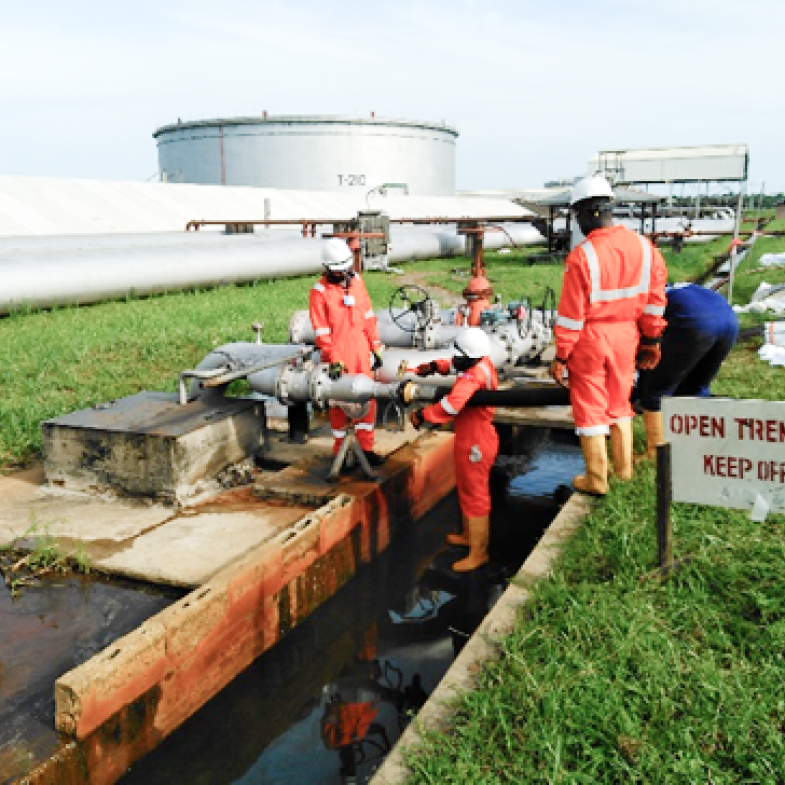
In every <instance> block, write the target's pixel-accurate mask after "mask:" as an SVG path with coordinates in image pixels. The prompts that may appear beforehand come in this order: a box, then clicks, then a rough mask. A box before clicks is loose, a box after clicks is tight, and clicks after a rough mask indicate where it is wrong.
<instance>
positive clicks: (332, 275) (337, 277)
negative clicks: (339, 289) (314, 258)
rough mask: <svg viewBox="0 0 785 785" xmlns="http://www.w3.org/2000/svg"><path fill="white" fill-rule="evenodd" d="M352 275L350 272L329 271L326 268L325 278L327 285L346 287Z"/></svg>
mask: <svg viewBox="0 0 785 785" xmlns="http://www.w3.org/2000/svg"><path fill="white" fill-rule="evenodd" d="M352 275H353V273H352V271H351V270H346V271H344V270H330V269H329V268H328V269H327V272H326V274H325V277H326V278H327V281H328V283H334V284H339V285H343V286H348V284H349V282H350V281H351V278H352Z"/></svg>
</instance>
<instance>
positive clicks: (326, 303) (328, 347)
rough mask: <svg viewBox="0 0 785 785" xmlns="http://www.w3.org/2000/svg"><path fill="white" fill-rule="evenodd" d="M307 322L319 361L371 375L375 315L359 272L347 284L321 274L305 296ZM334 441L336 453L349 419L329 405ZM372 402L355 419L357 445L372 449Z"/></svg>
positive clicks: (376, 337)
mask: <svg viewBox="0 0 785 785" xmlns="http://www.w3.org/2000/svg"><path fill="white" fill-rule="evenodd" d="M308 310H309V313H310V316H311V323H312V324H313V328H314V331H315V332H316V347H317V349H319V351H320V352H321V355H322V362H325V363H334V362H342V363H343V364H344V365H345V366H346V373H361V374H363V376H372V375H373V374H372V372H371V352H373V351H374V350H376V349H379V348H380V347H381V341H380V340H379V332H378V330H377V328H376V316H375V315H374V312H373V305H372V304H371V298H370V296H369V294H368V290H367V289H366V288H365V284H364V283H363V281H362V278H360V276H359V275H357V274H354V275H353V276H352V277H351V279H350V280H349V287H348V288H346V287H344V286H343V285H342V284H334V283H329V282H328V281H327V278H326V277H324V276H323V277H322V279H321V280H320V281H319V283H317V284H315V285H314V287H313V289H311V294H310V298H309V309H308ZM328 417H329V420H330V427H331V428H332V431H333V437H334V438H335V442H334V443H333V452H336V453H337V452H338V450H339V449H340V447H341V443H342V442H343V439H344V436H346V427H347V425H348V424H349V418H348V417H347V415H346V413H345V412H344V411H343V409H341V408H339V407H337V406H331V407H330V410H329V412H328ZM375 422H376V401H371V402H370V406H369V411H368V413H367V414H366V415H365V416H364V417H362V418H361V419H360V420H356V421H355V426H354V427H355V432H356V434H357V441H358V442H359V443H360V447H361V448H362V449H363V450H365V451H366V452H369V451H371V450H373V441H374V425H375Z"/></svg>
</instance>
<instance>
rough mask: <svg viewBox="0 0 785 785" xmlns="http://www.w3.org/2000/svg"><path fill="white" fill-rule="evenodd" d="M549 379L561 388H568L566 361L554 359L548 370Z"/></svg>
mask: <svg viewBox="0 0 785 785" xmlns="http://www.w3.org/2000/svg"><path fill="white" fill-rule="evenodd" d="M548 373H549V374H550V377H551V379H553V381H555V382H556V384H558V385H560V386H561V387H569V386H570V385H569V383H568V381H567V360H562V358H561V357H554V358H553V360H552V361H551V366H550V368H549V369H548Z"/></svg>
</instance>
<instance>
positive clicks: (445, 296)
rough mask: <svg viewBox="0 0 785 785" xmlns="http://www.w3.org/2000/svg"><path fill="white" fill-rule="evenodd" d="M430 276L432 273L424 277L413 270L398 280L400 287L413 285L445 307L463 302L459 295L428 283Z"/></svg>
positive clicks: (423, 274)
mask: <svg viewBox="0 0 785 785" xmlns="http://www.w3.org/2000/svg"><path fill="white" fill-rule="evenodd" d="M431 275H432V273H431V274H427V275H426V274H425V273H418V272H416V271H415V270H410V271H407V272H405V273H404V274H403V275H402V276H400V277H399V278H398V280H399V281H400V282H401V286H404V285H406V284H413V285H414V286H420V287H422V288H423V289H425V291H426V292H428V294H430V295H431V296H432V297H435V298H436V299H438V301H439V302H440V303H441V304H442V305H445V306H447V307H449V306H452V305H460V304H461V303H463V301H464V300H463V297H461V295H459V294H456V293H455V292H452V291H450V290H449V289H445V288H444V287H442V286H439V284H435V283H433V282H432V281H430V280H429V278H430V276H431Z"/></svg>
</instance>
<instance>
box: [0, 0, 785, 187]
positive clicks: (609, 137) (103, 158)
mask: <svg viewBox="0 0 785 785" xmlns="http://www.w3.org/2000/svg"><path fill="white" fill-rule="evenodd" d="M0 11H2V16H0V19H2V22H0V74H2V76H1V77H0V174H11V175H30V176H55V177H85V178H102V179H119V180H146V179H155V178H156V177H157V170H158V160H157V148H156V144H155V140H154V139H153V138H152V134H153V132H154V131H155V129H156V128H158V127H160V126H162V125H167V124H169V123H172V122H176V121H177V119H178V118H181V119H182V120H184V121H186V120H198V119H208V118H218V117H235V116H255V115H261V114H262V112H263V111H265V110H266V111H268V112H269V113H270V114H271V115H276V114H307V115H313V114H331V115H352V116H358V115H359V116H365V115H367V114H370V112H371V111H374V112H375V113H376V116H377V117H389V118H405V119H418V120H428V121H436V122H440V121H445V122H446V123H448V124H449V125H452V126H454V127H456V128H457V129H458V131H459V132H460V136H459V138H458V141H457V149H456V186H457V187H458V188H459V189H475V188H477V189H479V188H516V187H518V188H523V187H538V186H541V185H542V184H543V183H544V182H545V181H546V180H553V179H561V178H566V177H573V176H575V175H578V174H582V173H584V172H585V170H586V167H587V161H588V159H589V158H590V156H591V155H593V154H594V153H596V152H597V151H599V150H608V149H627V148H638V147H666V146H682V145H702V144H726V143H727V144H731V143H733V144H735V143H747V144H748V145H749V148H750V180H749V184H748V190H749V191H750V192H752V193H757V192H759V191H760V190H761V188H762V187H764V184H765V190H766V192H767V193H772V192H778V191H785V155H783V146H785V98H783V96H785V86H784V85H783V73H784V72H785V67H784V66H783V59H782V50H783V48H784V47H785V3H783V2H782V0H746V2H745V3H738V2H733V3H731V2H729V1H728V0H711V2H710V1H709V0H680V1H678V0H658V2H648V3H644V2H638V1H637V0H624V1H623V2H622V1H621V0H593V2H585V1H584V2H578V1H577V0H562V1H561V2H558V1H553V0H552V1H551V2H544V0H543V1H540V0H484V1H482V0H430V1H429V2H424V1H421V2H416V1H414V0H396V1H395V2H388V0H375V2H368V3H360V2H350V1H349V0H333V1H332V2H325V0H288V1H287V2H279V1H278V0H221V2H205V1H204V0H133V2H131V1H130V0H112V2H106V0H70V2H63V1H62V0H56V2H54V1H50V0H26V2H24V3H23V2H19V1H18V0H0ZM685 193H689V188H688V189H687V191H686V192H685Z"/></svg>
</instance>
